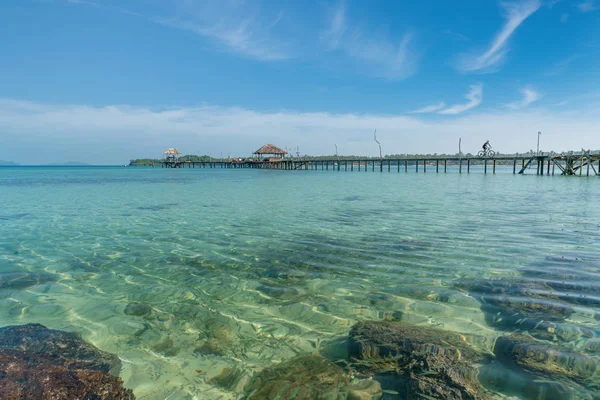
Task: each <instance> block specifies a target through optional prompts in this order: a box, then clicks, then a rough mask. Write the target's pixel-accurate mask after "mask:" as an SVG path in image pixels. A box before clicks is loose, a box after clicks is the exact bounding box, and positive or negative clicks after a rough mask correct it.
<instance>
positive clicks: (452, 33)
mask: <svg viewBox="0 0 600 400" xmlns="http://www.w3.org/2000/svg"><path fill="white" fill-rule="evenodd" d="M442 33H443V34H445V35H450V36H453V37H455V38H457V39H460V40H464V41H468V40H469V38H468V37H466V36H465V35H463V34H462V33H460V32H454V31H453V30H450V29H446V30H445V31H442Z"/></svg>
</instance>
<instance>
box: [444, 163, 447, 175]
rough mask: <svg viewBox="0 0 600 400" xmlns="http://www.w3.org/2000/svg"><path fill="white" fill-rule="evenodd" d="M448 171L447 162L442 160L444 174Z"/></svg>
mask: <svg viewBox="0 0 600 400" xmlns="http://www.w3.org/2000/svg"><path fill="white" fill-rule="evenodd" d="M447 170H448V160H444V173H446V171H447Z"/></svg>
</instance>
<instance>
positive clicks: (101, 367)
mask: <svg viewBox="0 0 600 400" xmlns="http://www.w3.org/2000/svg"><path fill="white" fill-rule="evenodd" d="M0 349H17V350H21V351H26V352H30V353H41V354H44V355H45V356H47V357H51V358H54V359H61V360H63V361H65V362H66V361H68V362H70V363H73V362H76V363H77V364H78V365H80V366H82V367H85V368H87V369H93V370H98V371H102V372H110V373H111V374H113V375H118V374H119V372H120V370H121V360H119V357H117V356H116V355H114V354H110V353H106V352H103V351H101V350H99V349H97V348H96V347H94V346H92V345H91V344H88V343H86V342H84V341H83V340H81V338H80V337H79V336H78V335H76V334H75V333H72V332H63V331H58V330H54V329H48V328H46V327H45V326H43V325H40V324H27V325H16V326H7V327H4V328H0Z"/></svg>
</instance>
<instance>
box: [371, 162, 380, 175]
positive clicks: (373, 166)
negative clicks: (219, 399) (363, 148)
mask: <svg viewBox="0 0 600 400" xmlns="http://www.w3.org/2000/svg"><path fill="white" fill-rule="evenodd" d="M380 164H381V162H380ZM372 168H373V172H375V160H373V165H372Z"/></svg>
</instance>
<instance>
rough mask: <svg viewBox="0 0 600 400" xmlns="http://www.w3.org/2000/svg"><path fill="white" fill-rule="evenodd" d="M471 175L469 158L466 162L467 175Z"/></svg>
mask: <svg viewBox="0 0 600 400" xmlns="http://www.w3.org/2000/svg"><path fill="white" fill-rule="evenodd" d="M470 173H471V159H470V158H469V159H468V160H467V174H470Z"/></svg>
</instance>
